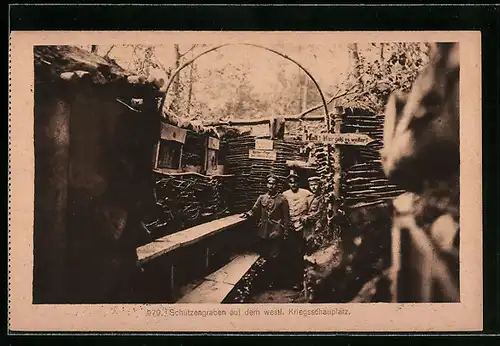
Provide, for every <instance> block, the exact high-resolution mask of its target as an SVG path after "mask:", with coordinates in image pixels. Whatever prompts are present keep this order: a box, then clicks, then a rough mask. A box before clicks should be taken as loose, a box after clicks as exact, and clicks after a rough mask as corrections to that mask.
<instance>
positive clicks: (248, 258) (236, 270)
mask: <svg viewBox="0 0 500 346" xmlns="http://www.w3.org/2000/svg"><path fill="white" fill-rule="evenodd" d="M258 259H259V255H257V254H254V253H246V254H242V255H239V256H236V257H235V258H233V260H231V262H229V263H228V264H226V265H225V266H224V267H222V268H220V269H219V270H217V271H215V272H213V273H212V274H210V275H208V276H206V277H205V279H204V280H203V281H202V283H201V284H200V285H198V286H197V287H196V288H194V289H193V290H192V291H191V292H189V293H187V294H186V295H185V296H183V297H182V298H181V299H180V300H179V301H177V303H180V304H189V303H201V304H204V303H207V304H210V303H221V302H222V301H223V300H224V298H226V297H227V295H228V294H229V292H231V290H232V289H233V288H234V286H235V285H236V284H237V283H238V282H239V281H240V280H241V278H242V277H243V275H245V274H246V273H247V272H248V270H249V269H250V268H251V267H252V265H253V264H254V263H255V262H256V261H257V260H258Z"/></svg>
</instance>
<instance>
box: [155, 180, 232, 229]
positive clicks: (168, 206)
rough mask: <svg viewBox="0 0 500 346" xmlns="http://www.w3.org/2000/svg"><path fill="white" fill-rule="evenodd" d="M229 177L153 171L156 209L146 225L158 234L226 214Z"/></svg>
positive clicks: (230, 185) (228, 211)
mask: <svg viewBox="0 0 500 346" xmlns="http://www.w3.org/2000/svg"><path fill="white" fill-rule="evenodd" d="M231 178H232V177H227V176H214V177H209V176H202V175H199V174H183V175H173V174H172V175H169V174H159V173H158V174H157V173H155V180H156V188H155V194H156V201H157V202H156V203H157V206H158V209H157V210H156V213H152V215H150V216H149V218H148V219H147V220H146V227H148V229H149V230H150V231H151V232H152V233H153V235H154V236H155V237H159V236H164V235H166V234H171V233H174V232H177V231H179V230H182V229H186V228H189V227H193V226H196V225H198V224H201V223H204V222H208V221H211V220H214V219H218V218H221V217H223V216H225V215H228V214H230V213H231V211H230V209H229V207H228V205H230V203H229V202H228V201H229V200H230V199H231V193H230V191H231V190H232V181H231Z"/></svg>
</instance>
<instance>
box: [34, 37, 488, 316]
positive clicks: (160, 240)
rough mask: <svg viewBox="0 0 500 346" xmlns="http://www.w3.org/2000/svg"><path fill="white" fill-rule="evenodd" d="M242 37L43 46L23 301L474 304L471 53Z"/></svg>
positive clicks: (243, 310)
mask: <svg viewBox="0 0 500 346" xmlns="http://www.w3.org/2000/svg"><path fill="white" fill-rule="evenodd" d="M213 35H217V33H214V34H213ZM359 35H361V34H359ZM159 37H160V38H161V34H160V36H159ZM236 37H237V39H234V38H232V37H231V38H228V40H227V41H225V40H224V36H223V35H222V34H221V37H220V39H218V40H217V41H216V42H215V41H214V42H213V43H212V42H211V41H210V40H207V41H204V43H200V42H203V40H196V41H195V40H191V41H190V40H186V39H182V38H178V39H177V40H176V35H175V34H170V35H169V36H168V39H165V40H161V39H159V40H158V41H159V42H158V43H156V41H154V42H153V41H151V42H152V43H150V42H148V41H146V40H145V41H144V42H145V43H129V41H127V40H126V39H123V40H122V41H119V42H117V40H116V39H114V40H113V41H112V43H109V40H108V42H106V40H103V41H104V42H103V43H100V42H98V41H99V40H96V41H95V42H89V39H90V38H91V37H90V36H87V37H86V42H88V43H91V44H87V45H86V44H80V43H81V42H77V43H78V44H34V45H32V46H31V49H32V62H31V67H29V65H25V68H26V69H28V67H29V68H31V69H32V72H31V73H32V78H33V82H32V97H33V104H32V111H33V113H32V114H33V123H32V125H29V124H26V126H32V131H33V137H32V140H33V142H32V146H33V147H32V149H31V150H33V178H34V184H33V190H32V194H33V220H32V221H33V222H32V224H33V227H32V229H31V231H28V230H27V233H26V234H27V236H26V237H27V238H31V239H29V242H30V244H32V245H31V246H30V247H29V251H30V253H31V257H32V268H31V269H26V270H28V271H30V272H31V273H32V280H28V281H26V282H24V284H25V285H29V286H30V287H29V289H30V292H31V297H29V300H30V301H31V302H30V303H28V304H32V306H33V307H34V308H37V306H38V307H43V306H55V307H56V308H57V306H75V307H76V306H87V307H89V306H90V307H89V309H91V308H92V306H101V307H102V306H121V307H124V309H127V306H136V305H140V306H142V307H144V306H146V307H148V306H160V307H162V308H159V309H156V310H147V312H146V315H148V316H149V317H159V316H163V317H168V318H174V317H175V316H179V315H182V316H184V317H186V316H187V317H189V316H204V315H203V314H205V315H207V314H213V315H216V314H217V313H218V312H217V311H219V313H220V314H222V312H224V314H223V315H224V316H226V312H225V311H226V310H223V309H225V306H227V305H229V306H230V307H231V309H232V310H231V314H234V315H235V316H240V315H247V317H249V316H253V315H256V316H262V314H263V313H265V314H266V315H267V314H270V315H278V316H279V315H283V316H284V315H287V316H285V317H288V316H289V315H294V314H298V315H304V316H307V315H317V316H318V317H319V316H323V318H325V315H350V314H353V312H352V311H354V310H352V311H351V310H349V309H350V308H347V306H349V307H352V306H353V305H352V304H357V305H360V306H363V305H371V303H391V304H394V305H398V306H399V304H402V303H411V305H412V306H415V304H417V305H418V303H423V305H426V304H428V303H432V304H438V303H446V304H451V305H453V304H459V303H461V302H462V301H463V298H464V297H463V295H462V294H463V293H462V289H463V288H464V285H463V282H462V280H464V279H463V277H462V275H461V273H462V274H463V268H462V266H463V261H462V250H461V248H462V246H464V244H463V243H461V241H460V239H461V237H460V233H461V226H462V221H461V220H462V218H461V216H462V215H461V213H460V211H461V199H460V190H461V188H462V185H463V176H462V174H461V172H462V170H461V162H463V161H464V157H463V156H462V155H463V154H461V145H460V144H461V143H463V142H461V139H463V138H461V136H462V132H461V129H462V126H463V125H461V124H462V123H461V119H460V118H461V117H463V116H464V114H463V112H462V108H461V105H462V103H463V93H462V92H461V88H463V81H462V79H461V78H462V74H461V56H463V54H464V48H463V45H462V43H460V42H459V41H460V40H459V39H456V40H436V39H434V38H433V37H432V36H429V39H424V38H425V35H422V36H421V37H420V39H418V40H415V39H411V40H410V39H405V36H404V35H401V36H400V39H399V40H384V39H383V37H382V36H380V35H379V36H370V37H372V38H373V39H367V38H366V37H365V39H363V40H356V39H352V40H347V39H345V38H344V39H342V40H335V39H328V40H322V41H321V42H320V41H319V40H306V39H304V40H301V39H295V38H291V37H290V38H289V39H287V36H286V35H282V36H279V37H278V38H277V39H274V40H272V39H269V40H268V41H267V42H266V41H263V40H252V39H248V40H245V35H244V34H243V35H239V36H238V35H236ZM191 38H192V36H191ZM377 38H378V39H377ZM92 43H95V44H92ZM462 73H463V71H462ZM462 91H463V90H462ZM461 102H462V103H461ZM479 115H480V114H479ZM465 116H466V117H467V116H472V114H471V113H470V112H469V113H468V114H465ZM478 121H480V119H474V120H473V121H472V122H478ZM479 150H480V148H479ZM478 167H479V169H480V166H478ZM468 177H470V175H469V176H468ZM461 178H462V179H461ZM479 179H480V177H479ZM461 181H462V183H461ZM26 183H27V182H26ZM468 183H469V184H473V183H474V181H470V182H468ZM462 201H463V200H462ZM469 215H470V214H469ZM479 217H480V216H479ZM479 233H480V230H478V234H479ZM470 244H471V243H470ZM469 269H470V266H469ZM469 283H470V281H469ZM478 287H479V288H480V286H478ZM27 299H28V298H27ZM117 304H118V305H117ZM200 304H211V305H208V306H210V309H208V307H207V308H206V309H205V308H203V309H201V310H200V307H202V306H204V305H200ZM213 304H216V305H213ZM289 304H294V305H293V308H291V307H292V306H291V305H289ZM295 304H296V305H295ZM325 304H326V305H325ZM329 304H334V305H329ZM336 304H341V305H336ZM345 304H348V305H345ZM166 306H168V307H169V309H166V310H164V309H163V307H166ZM176 306H179V309H177V310H172V309H170V308H172V307H174V308H175V307H176ZM214 306H215V307H214ZM217 306H219V307H220V309H222V310H217V309H219V307H217ZM266 306H272V309H267V310H265V311H264V312H263V311H262V307H264V309H265V307H266ZM377 306H380V305H377ZM426 306H427V305H426ZM180 307H182V309H181V308H180ZM259 309H260V310H259ZM294 309H295V310H294ZM304 309H306V310H304ZM134 311H135V310H134ZM227 311H228V312H227V317H229V310H227ZM381 312H382V311H381ZM382 314H383V312H382ZM329 318H331V317H329ZM393 318H394V317H393ZM213 323H215V322H213ZM252 323H253V322H252Z"/></svg>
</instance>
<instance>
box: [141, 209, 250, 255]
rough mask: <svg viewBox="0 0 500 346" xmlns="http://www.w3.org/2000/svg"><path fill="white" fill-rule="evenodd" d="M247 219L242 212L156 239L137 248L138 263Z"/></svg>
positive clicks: (197, 240)
mask: <svg viewBox="0 0 500 346" xmlns="http://www.w3.org/2000/svg"><path fill="white" fill-rule="evenodd" d="M245 221H246V219H244V218H242V217H241V216H240V214H238V215H231V216H227V217H224V218H222V219H218V220H214V221H210V222H207V223H204V224H201V225H198V226H195V227H191V228H188V229H186V230H183V231H179V232H176V233H174V234H170V235H167V236H165V237H162V238H159V239H156V240H155V241H153V242H151V243H148V244H146V245H143V246H141V247H139V248H137V257H138V264H144V263H146V262H148V261H151V260H153V259H155V258H157V257H159V256H162V255H165V254H167V253H168V252H170V251H173V250H175V249H177V248H180V247H184V246H188V245H191V244H193V243H196V242H199V241H200V240H202V239H205V238H207V237H210V236H212V235H215V234H216V233H219V232H222V231H224V230H226V229H229V228H232V227H235V226H237V225H240V224H242V223H243V222H245Z"/></svg>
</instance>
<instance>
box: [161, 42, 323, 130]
mask: <svg viewBox="0 0 500 346" xmlns="http://www.w3.org/2000/svg"><path fill="white" fill-rule="evenodd" d="M230 45H244V46H251V47H256V48H260V49H264V50H267V51H269V52H272V53H274V54H277V55H279V56H281V57H282V58H284V59H286V60H289V61H291V62H293V63H294V64H295V65H297V66H298V67H299V68H300V69H301V70H302V71H304V72H305V73H306V74H307V76H308V77H309V78H310V79H311V81H312V82H313V83H314V85H315V87H316V89H317V90H318V93H319V95H320V96H321V101H322V103H323V109H324V112H325V118H328V107H327V103H326V99H325V95H324V94H323V92H322V91H321V88H320V86H319V84H318V82H317V81H316V79H315V78H314V77H313V76H312V74H311V73H310V72H309V71H307V69H306V68H305V67H304V66H302V65H301V64H300V63H299V62H297V61H296V60H294V59H292V58H290V57H289V56H288V55H286V54H283V53H280V52H278V51H276V50H274V49H272V48H268V47H265V46H261V45H258V44H254V43H240V42H238V43H225V44H221V45H218V46H215V47H212V48H210V49H207V50H205V51H203V52H201V53H199V54H198V55H196V56H195V57H194V58H192V59H191V60H189V61H186V62H185V63H184V64H182V65H181V66H179V67H178V68H177V69H176V70H175V71H173V73H172V74H171V75H170V78H169V80H168V82H167V84H166V86H165V89H164V90H163V91H164V92H165V95H166V94H167V93H168V90H169V88H170V85H172V83H173V81H174V79H175V77H176V76H177V75H178V74H179V72H181V71H182V69H184V68H185V67H186V66H189V65H190V64H192V63H193V62H194V61H195V60H197V59H198V58H200V57H201V56H203V55H205V54H208V53H210V52H213V51H215V50H217V49H220V48H223V47H226V46H230ZM162 106H163V102H162ZM327 123H329V122H327ZM328 126H329V125H328Z"/></svg>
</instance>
